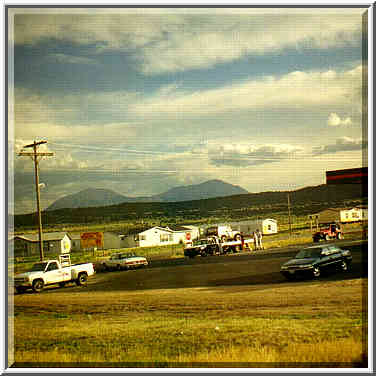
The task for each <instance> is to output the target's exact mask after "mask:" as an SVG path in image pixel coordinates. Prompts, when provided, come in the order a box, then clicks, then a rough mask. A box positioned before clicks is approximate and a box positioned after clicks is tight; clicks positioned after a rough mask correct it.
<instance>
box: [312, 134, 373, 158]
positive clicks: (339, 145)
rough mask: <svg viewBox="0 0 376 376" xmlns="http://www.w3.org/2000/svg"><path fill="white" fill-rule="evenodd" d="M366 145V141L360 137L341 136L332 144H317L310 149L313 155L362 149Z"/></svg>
mask: <svg viewBox="0 0 376 376" xmlns="http://www.w3.org/2000/svg"><path fill="white" fill-rule="evenodd" d="M367 147H368V142H367V141H366V140H363V139H361V138H359V139H354V138H351V137H341V138H338V139H337V140H336V142H335V143H334V144H329V145H325V146H317V147H314V148H313V149H312V153H313V155H321V154H328V153H337V152H340V151H353V150H363V149H366V148H367Z"/></svg>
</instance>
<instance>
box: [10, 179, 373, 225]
mask: <svg viewBox="0 0 376 376" xmlns="http://www.w3.org/2000/svg"><path fill="white" fill-rule="evenodd" d="M287 193H288V192H287V191H280V192H262V193H249V194H241V195H235V196H229V197H221V198H211V199H204V200H194V201H183V202H168V203H165V202H146V203H122V204H118V205H110V206H103V207H90V208H74V209H59V210H51V211H44V212H42V222H43V224H44V227H46V226H47V227H49V226H58V227H61V226H64V225H72V224H76V225H77V224H105V223H112V222H117V221H132V220H134V221H140V220H145V221H150V220H157V219H159V220H160V221H169V220H171V219H173V218H174V221H176V222H179V219H180V220H181V221H186V222H189V221H197V220H200V219H205V218H213V219H223V218H225V219H226V220H230V219H235V220H242V219H246V218H254V217H259V216H263V217H274V216H276V215H278V214H285V213H287ZM289 193H290V202H291V210H292V213H293V214H294V215H296V216H298V215H308V214H312V213H317V212H318V211H320V210H322V209H325V208H328V207H348V206H354V205H357V204H360V203H364V202H365V201H366V197H367V192H366V190H365V189H364V187H363V186H362V185H358V184H346V185H319V186H315V187H306V188H302V189H299V190H296V191H290V192H289ZM9 220H10V223H12V221H13V220H14V228H15V230H16V231H17V230H18V229H20V228H22V229H25V228H29V227H35V224H36V223H37V215H36V213H32V214H24V215H15V216H14V218H9Z"/></svg>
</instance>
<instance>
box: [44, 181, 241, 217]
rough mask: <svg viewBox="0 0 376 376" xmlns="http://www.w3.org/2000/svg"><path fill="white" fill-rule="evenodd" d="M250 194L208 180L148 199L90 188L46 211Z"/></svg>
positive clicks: (66, 198)
mask: <svg viewBox="0 0 376 376" xmlns="http://www.w3.org/2000/svg"><path fill="white" fill-rule="evenodd" d="M247 193H248V192H247V191H246V190H245V189H243V188H241V187H239V186H237V185H232V184H229V183H225V182H224V181H222V180H218V179H214V180H208V181H206V182H204V183H201V184H194V185H188V186H180V187H175V188H172V189H170V190H168V191H166V192H164V193H161V194H158V195H154V196H148V197H127V196H124V195H121V194H119V193H116V192H114V191H112V190H110V189H101V188H89V189H85V190H83V191H80V192H78V193H75V194H71V195H67V196H64V197H62V198H60V199H58V200H56V201H55V202H54V203H52V204H51V205H50V206H49V207H48V208H47V209H46V211H51V210H57V209H69V208H89V207H101V206H109V205H117V204H122V203H130V202H179V201H194V200H202V199H208V198H216V197H227V196H233V195H240V194H247Z"/></svg>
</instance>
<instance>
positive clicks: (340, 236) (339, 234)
mask: <svg viewBox="0 0 376 376" xmlns="http://www.w3.org/2000/svg"><path fill="white" fill-rule="evenodd" d="M337 239H338V240H341V239H343V235H342V234H341V233H340V232H339V233H338V234H337Z"/></svg>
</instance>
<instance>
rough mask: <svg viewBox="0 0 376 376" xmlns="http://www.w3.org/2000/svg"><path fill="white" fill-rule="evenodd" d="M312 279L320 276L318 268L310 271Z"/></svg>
mask: <svg viewBox="0 0 376 376" xmlns="http://www.w3.org/2000/svg"><path fill="white" fill-rule="evenodd" d="M312 274H313V277H314V278H318V277H320V275H321V270H320V268H319V267H318V266H315V267H314V268H313V271H312Z"/></svg>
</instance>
